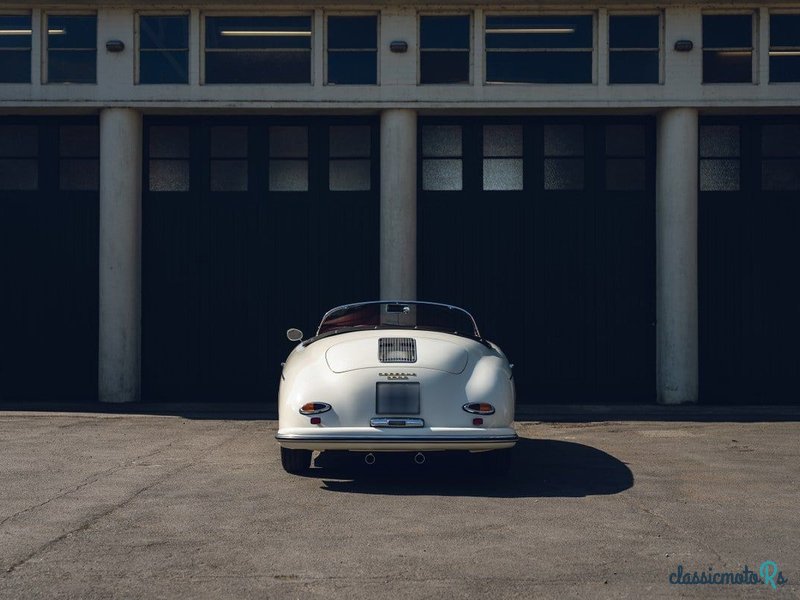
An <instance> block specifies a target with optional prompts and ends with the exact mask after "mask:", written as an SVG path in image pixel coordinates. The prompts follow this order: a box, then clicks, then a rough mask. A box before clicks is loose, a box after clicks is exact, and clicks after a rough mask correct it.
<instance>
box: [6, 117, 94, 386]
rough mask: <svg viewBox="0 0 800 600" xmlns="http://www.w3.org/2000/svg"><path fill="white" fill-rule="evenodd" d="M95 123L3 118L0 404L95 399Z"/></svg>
mask: <svg viewBox="0 0 800 600" xmlns="http://www.w3.org/2000/svg"><path fill="white" fill-rule="evenodd" d="M98 135H99V134H98V125H97V119H96V118H86V119H84V118H64V117H60V118H57V119H56V118H52V119H43V118H29V119H21V118H15V119H2V120H0V399H2V400H43V401H48V402H53V401H60V400H71V401H87V400H96V398H97V335H98V333H97V315H98V313H97V294H98V291H97V286H98V236H97V226H98V191H97V190H98V183H99V181H98V179H99V162H98V150H99V148H98V146H99V137H98Z"/></svg>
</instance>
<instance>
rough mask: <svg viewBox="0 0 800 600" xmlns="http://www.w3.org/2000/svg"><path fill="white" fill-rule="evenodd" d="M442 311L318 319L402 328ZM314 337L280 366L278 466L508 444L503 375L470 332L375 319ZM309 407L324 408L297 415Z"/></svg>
mask: <svg viewBox="0 0 800 600" xmlns="http://www.w3.org/2000/svg"><path fill="white" fill-rule="evenodd" d="M370 305H378V306H379V307H378V308H377V309H376V308H372V306H370ZM422 305H425V306H422ZM442 306H444V305H433V304H431V303H414V302H408V303H406V302H392V303H388V302H387V303H377V302H376V303H360V304H356V305H348V306H346V307H338V308H337V309H333V310H332V311H329V313H328V314H327V315H326V317H327V316H328V315H330V314H332V313H335V311H337V310H339V311H340V312H341V311H342V309H349V308H351V307H355V308H362V307H366V309H368V310H379V311H386V310H389V309H391V310H394V311H395V312H396V311H397V310H398V307H402V310H403V311H404V313H403V314H402V315H399V316H396V317H395V316H394V315H393V314H387V315H386V319H387V320H389V321H391V320H395V319H396V320H398V321H399V320H401V319H403V320H405V321H408V320H409V319H412V320H413V319H414V316H413V315H411V316H409V312H411V313H414V312H415V311H417V310H419V311H422V310H444V309H439V308H435V307H442ZM387 307H389V308H387ZM418 307H419V308H418ZM445 308H446V309H447V310H450V311H461V309H457V308H455V307H445ZM461 312H462V313H463V314H464V315H466V316H467V317H468V318H469V319H470V321H471V323H472V325H473V326H474V320H472V317H471V316H470V315H469V314H468V313H466V312H465V311H461ZM419 314H422V313H421V312H420V313H419ZM326 317H324V318H323V324H324V323H325V318H326ZM461 317H462V315H461V314H460V313H459V318H461ZM321 330H322V324H321V326H320V329H319V330H318V335H317V336H315V337H314V338H311V339H310V340H306V341H304V342H302V343H300V344H298V346H297V347H296V348H295V349H294V350H293V351H292V352H291V354H290V355H289V357H288V359H287V360H286V362H285V363H284V367H283V372H282V374H281V382H280V391H279V399H278V415H279V429H278V433H277V435H276V438H277V440H278V442H279V444H280V446H281V447H282V456H284V455H299V453H298V452H296V451H304V453H303V454H302V460H301V463H302V464H305V461H306V460H308V462H310V451H313V450H322V451H324V450H352V451H362V452H370V453H371V452H384V451H389V452H392V451H395V452H397V451H406V452H407V451H413V452H427V451H441V450H469V451H486V450H502V449H506V448H511V447H513V446H514V444H515V443H516V441H517V435H516V432H515V431H514V428H513V420H514V382H513V378H512V369H511V365H510V364H509V362H508V359H507V358H506V356H505V355H504V354H503V352H502V351H501V350H500V349H499V348H498V347H497V346H495V345H494V344H491V343H490V342H487V341H486V340H483V339H482V338H480V335H479V333H478V330H477V327H474V335H463V334H462V335H458V334H454V333H448V332H445V331H437V330H434V329H426V328H425V327H424V325H423V326H420V327H413V328H410V327H408V326H404V327H400V326H398V327H396V328H395V327H393V325H392V324H391V323H383V318H381V324H380V325H379V326H376V327H371V326H369V327H368V326H365V325H356V327H352V328H351V327H347V328H343V329H342V331H329V332H327V333H325V334H324V335H319V332H320V331H321ZM298 333H299V332H298ZM397 338H400V339H399V340H398V339H397ZM409 339H410V340H413V342H409V341H408V340H409ZM381 340H388V341H383V342H382V341H381ZM411 348H413V351H412V350H411ZM395 359H397V361H396V362H395ZM411 359H413V360H411ZM383 384H394V385H383ZM396 384H400V386H398V385H396ZM409 384H411V385H409ZM309 403H311V404H314V403H319V404H320V406H322V405H324V407H329V408H325V410H324V411H321V412H313V413H310V414H303V413H302V412H301V409H302V408H303V407H304V406H305V407H306V410H308V406H309ZM480 404H484V405H485V404H489V405H491V407H492V412H491V414H488V411H487V410H486V409H487V407H485V406H477V408H480V409H482V411H483V412H480V413H476V412H474V411H473V412H470V409H474V408H476V406H475V405H480ZM471 405H472V406H471ZM393 407H404V408H402V409H401V410H395V409H394V408H393ZM408 407H411V408H410V409H409V408H408ZM379 409H380V412H379ZM414 409H416V411H415V410H414ZM387 410H388V412H387ZM301 466H302V465H301ZM284 467H286V461H284ZM287 470H288V471H290V472H295V471H297V470H298V469H294V470H293V469H291V468H287ZM299 470H302V469H299Z"/></svg>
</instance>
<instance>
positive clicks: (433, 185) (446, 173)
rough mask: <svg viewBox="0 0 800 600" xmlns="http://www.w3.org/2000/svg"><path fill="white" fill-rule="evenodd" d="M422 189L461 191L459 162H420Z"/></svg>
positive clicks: (440, 160)
mask: <svg viewBox="0 0 800 600" xmlns="http://www.w3.org/2000/svg"><path fill="white" fill-rule="evenodd" d="M422 189H423V190H431V191H442V190H446V191H451V190H460V189H461V160H460V159H457V158H456V159H437V160H423V161H422Z"/></svg>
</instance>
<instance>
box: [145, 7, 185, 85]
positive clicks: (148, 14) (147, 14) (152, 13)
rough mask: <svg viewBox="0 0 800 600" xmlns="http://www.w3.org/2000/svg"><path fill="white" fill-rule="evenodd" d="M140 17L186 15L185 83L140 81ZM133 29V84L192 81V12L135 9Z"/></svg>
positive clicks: (163, 49) (165, 49)
mask: <svg viewBox="0 0 800 600" xmlns="http://www.w3.org/2000/svg"><path fill="white" fill-rule="evenodd" d="M142 17H186V20H187V24H188V26H189V27H188V38H187V40H186V56H187V59H188V61H187V73H186V82H185V83H176V82H170V83H142V82H141V81H140V75H141V58H142V54H141V53H142V45H141V40H142V26H141V18H142ZM133 26H134V31H133V39H134V43H133V44H134V52H135V53H136V56H135V57H134V65H133V84H134V85H190V84H191V81H192V73H191V71H192V67H191V62H192V57H191V53H192V14H191V12H189V11H165V12H160V11H150V10H141V11H136V12H135V14H134V25H133ZM176 50H182V49H181V48H159V50H145V52H158V51H176Z"/></svg>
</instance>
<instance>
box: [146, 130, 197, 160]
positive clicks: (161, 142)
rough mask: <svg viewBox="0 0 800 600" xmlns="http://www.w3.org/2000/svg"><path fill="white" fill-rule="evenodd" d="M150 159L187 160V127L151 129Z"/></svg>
mask: <svg viewBox="0 0 800 600" xmlns="http://www.w3.org/2000/svg"><path fill="white" fill-rule="evenodd" d="M149 133H150V158H189V128H188V127H151V128H150V131H149Z"/></svg>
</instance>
